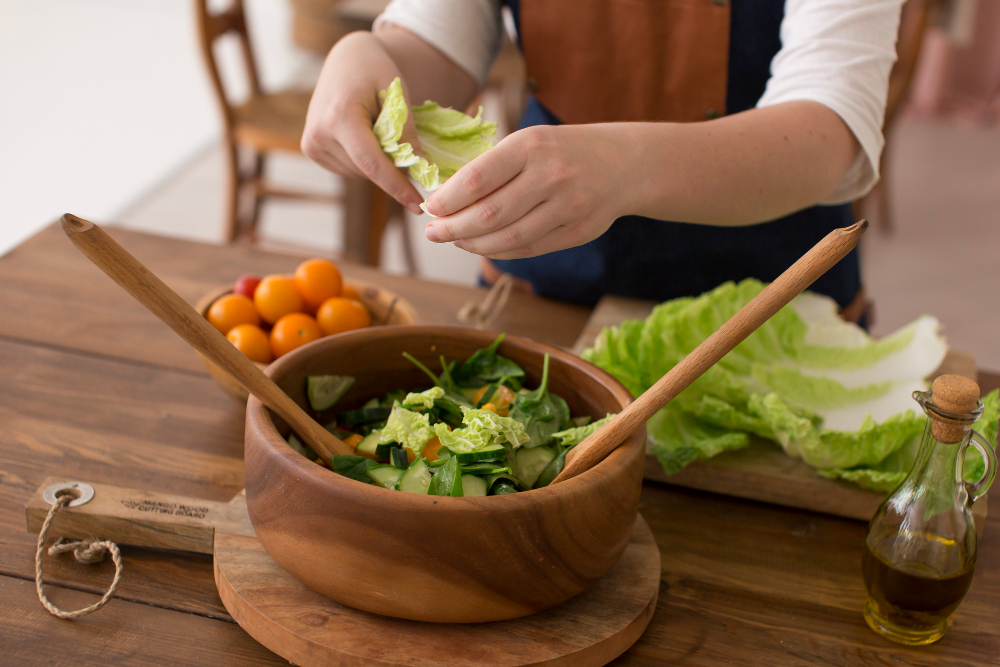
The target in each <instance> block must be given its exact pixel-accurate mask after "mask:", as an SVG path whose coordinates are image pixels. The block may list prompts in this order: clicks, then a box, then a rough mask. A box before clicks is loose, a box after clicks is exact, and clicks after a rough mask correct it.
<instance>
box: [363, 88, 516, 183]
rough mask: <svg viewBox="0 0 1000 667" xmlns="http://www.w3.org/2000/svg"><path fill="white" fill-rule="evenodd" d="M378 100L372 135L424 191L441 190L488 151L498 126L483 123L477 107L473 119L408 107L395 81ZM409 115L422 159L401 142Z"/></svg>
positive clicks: (431, 105)
mask: <svg viewBox="0 0 1000 667" xmlns="http://www.w3.org/2000/svg"><path fill="white" fill-rule="evenodd" d="M379 98H380V99H381V100H382V110H381V111H380V112H379V115H378V118H376V119H375V124H374V126H373V127H372V131H373V132H374V133H375V137H376V138H377V139H378V140H379V143H380V144H381V145H382V150H384V151H385V152H386V153H388V154H389V157H390V158H392V161H393V164H395V165H396V166H397V167H401V168H405V169H406V170H407V172H408V173H409V175H410V177H411V178H412V179H413V180H415V181H416V182H417V183H419V184H420V186H421V187H423V189H424V190H426V191H428V192H431V191H433V190H436V189H437V188H438V187H440V186H441V184H442V183H444V182H445V181H446V180H448V178H450V177H451V176H453V175H454V174H455V172H457V171H458V170H459V169H461V168H462V167H463V166H465V165H466V164H468V163H469V162H471V161H472V160H473V158H476V157H478V156H480V155H482V154H483V153H485V152H486V151H488V150H489V149H490V148H493V140H494V139H495V138H496V132H497V126H496V123H487V122H483V119H482V116H483V109H482V107H480V108H479V112H478V113H477V114H476V115H475V116H469V115H466V114H464V113H462V112H461V111H458V110H456V109H449V108H446V107H442V106H440V105H438V104H437V103H436V102H430V101H428V102H424V103H423V104H421V105H419V106H415V107H413V108H412V109H411V108H409V107H408V106H407V104H406V98H405V97H404V96H403V84H402V82H401V81H400V79H399V77H396V78H395V79H393V80H392V83H390V84H389V87H388V88H386V89H385V90H383V91H381V92H380V93H379ZM411 111H412V112H413V121H414V124H415V125H416V128H417V139H418V140H419V141H420V149H421V151H422V152H423V157H421V156H419V155H417V154H416V153H415V152H414V149H413V145H412V144H410V143H409V142H405V141H402V137H403V126H404V125H405V124H406V120H407V118H408V117H409V113H410V112H411Z"/></svg>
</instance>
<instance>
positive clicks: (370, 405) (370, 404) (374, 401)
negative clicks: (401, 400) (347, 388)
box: [361, 398, 379, 410]
mask: <svg viewBox="0 0 1000 667" xmlns="http://www.w3.org/2000/svg"><path fill="white" fill-rule="evenodd" d="M377 407H379V402H378V399H377V398H369V399H368V402H367V403H365V404H364V405H362V406H361V409H362V410H366V409H368V408H377Z"/></svg>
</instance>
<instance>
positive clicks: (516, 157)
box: [426, 123, 639, 259]
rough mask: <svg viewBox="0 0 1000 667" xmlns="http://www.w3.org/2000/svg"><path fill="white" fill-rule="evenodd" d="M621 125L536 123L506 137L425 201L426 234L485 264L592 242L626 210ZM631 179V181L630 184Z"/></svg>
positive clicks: (627, 135)
mask: <svg viewBox="0 0 1000 667" xmlns="http://www.w3.org/2000/svg"><path fill="white" fill-rule="evenodd" d="M632 135H633V133H632V132H631V131H630V128H629V127H628V125H627V124H624V123H620V124H619V123H613V124H611V123H609V124H601V125H568V126H548V125H539V126H534V127H529V128H525V129H523V130H521V131H519V132H515V133H514V134H511V135H510V136H508V137H507V138H505V139H504V140H503V141H501V142H500V143H499V144H497V146H496V147H495V148H493V149H492V150H489V151H486V152H485V153H483V154H482V155H480V156H479V157H477V158H476V159H475V160H473V161H472V162H470V163H469V164H467V165H466V166H464V167H462V169H460V170H459V171H458V172H457V173H456V174H455V175H454V176H452V177H451V178H450V179H448V181H447V182H445V184H444V185H442V186H441V187H440V188H439V189H438V190H437V191H436V192H435V193H434V194H433V195H432V196H431V197H430V199H429V200H428V202H427V208H428V210H429V212H430V213H432V214H433V215H436V216H438V219H436V220H433V221H431V222H430V223H429V224H428V225H427V229H426V235H427V238H428V239H430V240H431V241H434V242H437V243H445V242H449V241H451V242H454V244H455V245H456V246H458V247H459V248H462V249H463V250H467V251H469V252H473V253H476V254H479V255H483V256H485V257H489V258H491V259H516V258H520V257H533V256H535V255H542V254H545V253H549V252H553V251H556V250H562V249H564V248H572V247H573V246H578V245H582V244H584V243H587V242H589V241H593V240H594V239H596V238H597V237H598V236H600V235H601V234H603V233H604V232H605V231H607V229H608V227H610V226H611V223H612V222H614V221H615V219H616V218H618V217H620V216H622V215H625V214H626V213H628V211H629V207H630V197H631V196H632V193H633V192H634V191H635V187H634V186H635V183H633V182H630V176H629V172H630V170H629V169H628V165H629V164H630V163H631V162H633V160H634V157H635V155H636V153H637V152H638V150H639V145H638V142H637V140H636V138H634V137H633V136H632ZM633 180H634V179H633Z"/></svg>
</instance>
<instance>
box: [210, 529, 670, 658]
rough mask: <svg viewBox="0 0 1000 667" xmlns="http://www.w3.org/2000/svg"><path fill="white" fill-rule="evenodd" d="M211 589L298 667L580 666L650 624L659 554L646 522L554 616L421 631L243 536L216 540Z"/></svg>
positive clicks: (623, 646)
mask: <svg viewBox="0 0 1000 667" xmlns="http://www.w3.org/2000/svg"><path fill="white" fill-rule="evenodd" d="M428 539H433V537H432V536H428ZM330 567H337V555H336V554H330ZM385 576H387V577H391V576H392V573H391V572H386V573H385ZM215 583H216V585H217V586H218V588H219V595H220V596H221V597H222V602H223V604H225V606H226V609H227V610H228V611H229V613H230V614H232V616H233V618H235V619H236V621H237V622H238V623H239V624H240V626H242V627H243V629H244V630H246V631H247V632H248V633H249V634H250V636H251V637H253V638H254V639H256V640H257V641H259V642H260V643H261V644H263V645H264V646H266V647H267V648H269V649H271V650H272V651H274V652H275V653H277V654H278V655H280V656H281V657H283V658H285V659H287V660H289V661H290V662H292V663H294V664H296V665H320V664H322V665H366V666H367V665H406V666H408V667H410V666H421V667H424V666H426V667H437V666H439V665H444V664H447V665H450V666H452V667H463V666H469V667H471V666H479V665H489V666H491V667H492V666H501V665H503V666H515V665H518V666H519V665H573V667H584V666H585V665H603V664H606V663H607V662H609V661H611V660H613V659H614V658H616V657H617V656H619V655H621V654H622V653H624V652H625V651H626V650H627V649H628V647H630V646H631V645H632V644H633V643H635V641H636V640H637V639H638V638H639V637H640V636H641V635H642V633H643V631H644V630H645V629H646V626H647V625H649V621H650V619H651V618H652V616H653V611H654V610H655V609H656V597H657V593H658V592H659V588H660V552H659V549H657V547H656V542H655V541H654V539H653V534H652V532H651V531H650V529H649V526H648V525H647V524H646V521H645V519H643V518H642V516H641V515H640V516H639V517H638V518H637V519H636V523H635V528H634V529H633V530H632V537H631V540H630V542H629V545H628V547H627V548H626V549H625V553H624V554H623V555H622V557H621V560H619V561H618V563H617V564H616V565H615V566H614V568H612V569H611V571H610V572H609V573H608V574H606V575H605V576H604V577H603V578H602V579H600V580H599V581H598V582H597V583H596V584H594V585H593V586H592V587H591V588H590V589H588V590H587V591H585V592H584V593H582V594H580V595H579V596H577V597H576V598H573V599H572V600H570V601H569V602H566V603H564V604H562V605H560V606H559V607H556V608H555V609H550V610H549V611H546V612H542V613H539V614H534V615H532V616H526V617H524V618H518V619H514V620H510V621H500V622H497V623H479V624H468V625H463V624H435V623H420V622H417V621H405V620H400V619H395V618H389V617H386V616H378V615H375V614H369V613H367V612H363V611H358V610H356V609H352V608H350V607H345V606H343V605H341V604H338V603H336V602H334V601H332V600H330V599H329V598H326V597H323V596H322V595H320V594H319V593H316V592H315V591H313V590H311V589H310V588H308V587H306V586H305V585H304V584H302V583H301V582H299V581H298V580H297V579H295V578H293V577H292V576H291V575H290V574H288V573H287V572H285V571H284V570H282V569H281V568H280V567H279V566H278V565H277V564H276V563H275V562H274V561H273V560H272V559H271V557H270V556H268V555H267V552H265V551H264V549H263V547H261V545H260V542H258V541H257V539H256V538H254V537H248V536H245V535H231V534H226V533H216V536H215ZM358 585H359V586H363V585H364V582H360V581H359V582H358Z"/></svg>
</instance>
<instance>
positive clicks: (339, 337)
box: [244, 324, 645, 510]
mask: <svg viewBox="0 0 1000 667" xmlns="http://www.w3.org/2000/svg"><path fill="white" fill-rule="evenodd" d="M414 334H425V335H426V334H430V335H442V336H448V335H451V336H455V335H460V336H468V335H469V334H472V335H474V336H477V337H482V338H483V339H484V340H486V339H489V340H488V341H487V342H486V343H485V344H486V345H488V344H489V342H490V341H492V340H495V338H496V336H498V335H499V334H500V332H493V331H485V330H478V329H471V328H468V327H460V326H450V325H426V324H424V325H395V326H391V327H377V328H373V329H358V330H354V331H347V332H344V333H339V334H334V335H333V336H326V337H324V338H321V339H319V340H316V341H313V342H311V343H308V344H306V345H303V346H302V347H299V348H297V349H295V350H292V351H291V352H289V353H288V354H286V355H284V356H283V357H281V358H280V359H277V360H275V361H274V362H272V363H271V364H270V365H269V366H268V367H267V369H266V370H265V371H264V372H265V373H266V374H267V375H268V377H273V376H274V375H275V374H280V373H281V371H282V370H284V367H285V366H286V365H289V364H291V363H292V362H291V361H289V359H294V358H295V356H296V355H304V354H307V353H308V352H310V351H311V350H312V349H315V348H318V347H322V346H325V345H331V344H337V343H340V342H343V341H344V340H345V339H349V338H354V337H366V338H367V337H374V338H383V337H396V336H407V335H414ZM507 342H511V343H514V344H516V345H520V346H523V347H529V348H535V349H536V350H537V351H538V352H539V353H541V354H544V353H545V352H548V353H549V354H550V356H551V357H552V359H553V360H561V361H566V359H563V358H564V357H568V358H569V359H573V360H576V361H578V362H580V363H581V364H584V365H585V367H587V370H588V371H590V373H591V374H592V375H596V376H598V378H597V379H599V380H601V382H602V384H603V385H604V386H605V387H607V388H608V389H609V391H611V393H612V395H613V396H615V397H616V398H619V399H620V402H621V409H624V408H625V407H626V406H627V405H628V404H629V403H631V402H632V401H633V400H634V398H633V397H632V394H631V392H629V390H628V389H626V388H625V386H624V385H623V384H622V383H621V382H619V381H618V380H617V379H616V378H615V377H614V376H612V375H611V374H610V373H608V372H607V371H605V370H604V369H602V368H600V367H598V366H596V365H595V364H592V363H591V362H589V361H586V360H584V359H582V358H581V357H577V356H575V355H573V354H571V353H570V352H567V351H565V350H562V349H560V348H557V347H554V346H552V345H548V344H546V343H540V342H538V341H535V340H532V339H530V338H527V337H524V336H516V335H509V334H507V335H506V336H505V338H504V342H503V343H501V347H502V346H503V344H505V343H507ZM251 428H256V429H257V430H258V433H259V435H260V440H261V441H263V442H264V443H265V444H266V446H267V447H268V448H270V449H272V450H274V453H275V454H276V455H278V456H281V457H282V458H283V459H285V461H286V463H288V464H290V465H292V466H293V468H294V469H295V470H297V471H299V472H302V473H303V474H307V475H311V476H313V477H318V478H319V479H320V480H322V481H324V482H325V483H327V484H331V485H333V486H335V487H341V488H340V490H342V491H343V492H345V493H347V492H351V493H357V494H372V493H374V494H376V495H375V496H371V498H372V500H373V502H384V501H389V500H391V499H392V498H393V497H394V496H387V495H384V494H385V492H386V491H388V490H389V489H382V488H379V487H377V486H376V485H373V484H365V483H363V482H359V481H357V480H353V479H350V478H349V477H344V476H343V475H338V474H337V473H335V472H333V471H332V470H330V469H329V468H327V467H325V466H321V465H318V464H317V463H315V462H314V461H311V460H309V459H308V458H306V457H305V456H303V455H302V454H300V453H298V452H296V451H295V450H294V449H292V448H291V446H290V445H289V444H288V442H287V441H286V440H285V439H284V438H282V437H281V434H280V433H278V429H277V428H276V427H275V425H274V420H273V419H272V418H271V415H270V410H269V409H268V408H267V407H265V406H264V404H263V403H261V401H260V400H259V399H258V398H257V397H255V396H253V395H250V398H249V400H248V401H247V409H246V435H245V436H244V437H249V435H250V432H251ZM632 441H636V442H634V443H633V444H632V446H635V447H642V448H643V449H644V448H645V433H644V429H639V430H637V431H635V432H634V433H632V434H631V435H629V436H628V437H627V438H626V439H625V441H624V442H623V443H622V444H621V445H619V446H618V448H616V449H615V450H614V451H612V452H611V453H610V454H608V456H606V457H605V458H604V459H602V460H601V461H600V462H598V463H597V464H596V465H594V466H593V467H592V468H590V469H589V470H587V471H585V472H583V473H580V474H579V475H576V476H575V477H572V478H570V479H568V480H566V481H564V482H560V483H559V485H558V488H559V489H561V490H562V491H563V492H565V494H566V495H569V494H572V493H579V492H588V489H589V488H590V487H591V486H593V485H594V484H596V483H598V482H599V481H600V479H601V478H606V477H608V476H610V475H612V470H611V468H612V466H615V464H617V467H618V468H623V467H626V466H627V461H626V460H623V457H626V456H627V455H628V452H627V451H626V449H627V447H628V446H629V443H630V442H632ZM345 484H346V487H345ZM554 488H556V487H552V486H546V487H542V488H539V489H529V490H527V491H519V492H518V493H511V494H504V496H503V497H504V498H505V500H503V501H499V500H492V498H497V496H469V497H465V496H462V497H451V496H431V495H421V494H415V493H403V494H397V496H395V497H396V498H397V499H398V501H401V502H406V503H424V504H426V505H427V506H428V507H430V506H431V505H436V506H438V507H447V508H449V509H459V510H460V509H467V510H481V509H483V508H482V503H492V504H494V506H493V507H492V508H490V509H496V508H497V507H500V505H497V503H503V504H502V507H503V508H504V509H511V510H513V509H516V508H517V507H518V506H519V505H524V504H526V503H527V504H534V503H535V502H537V501H538V500H541V499H542V498H544V497H554V496H558V495H563V494H557V493H555V492H554V491H553V489H554ZM400 496H401V497H400ZM360 498H361V497H360V496H359V499H360Z"/></svg>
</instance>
